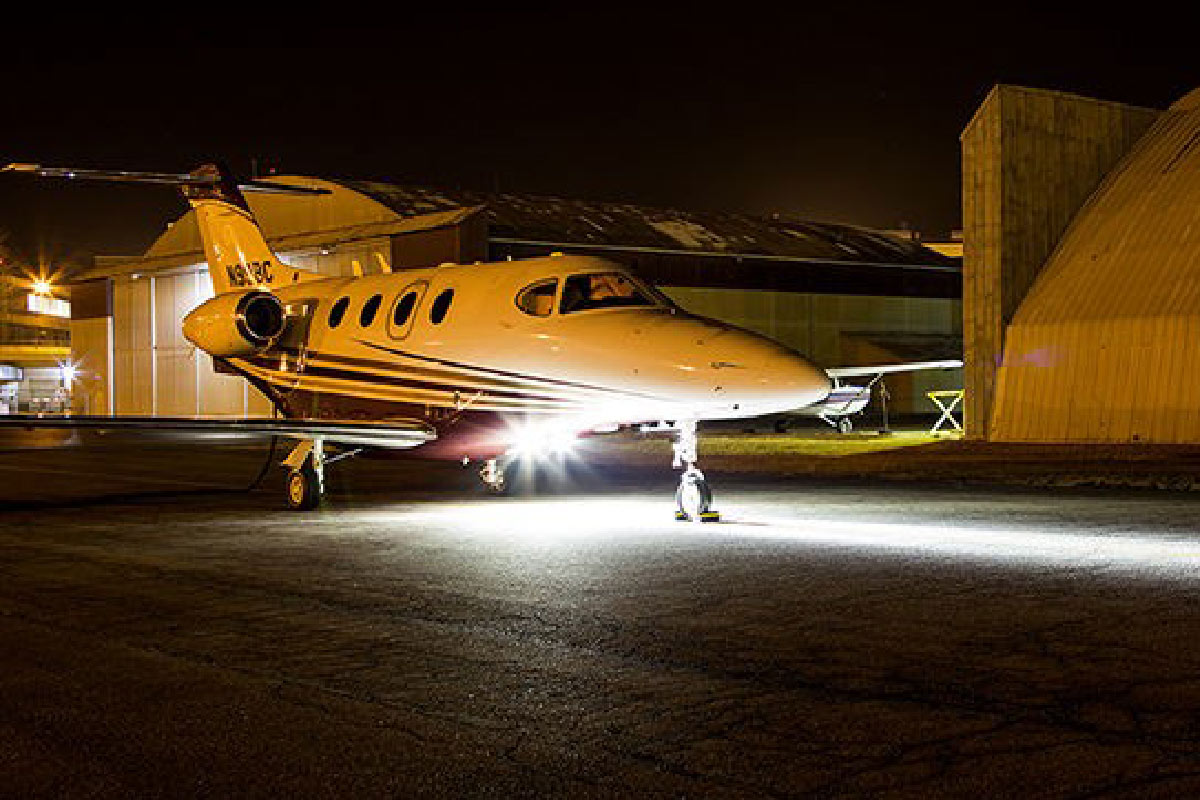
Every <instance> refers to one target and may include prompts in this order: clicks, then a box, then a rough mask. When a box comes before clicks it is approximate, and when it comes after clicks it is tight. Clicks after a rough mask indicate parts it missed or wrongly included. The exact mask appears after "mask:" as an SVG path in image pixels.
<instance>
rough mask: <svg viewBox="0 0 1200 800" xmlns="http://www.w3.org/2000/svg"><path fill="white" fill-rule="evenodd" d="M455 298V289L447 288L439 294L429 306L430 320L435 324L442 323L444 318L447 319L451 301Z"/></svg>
mask: <svg viewBox="0 0 1200 800" xmlns="http://www.w3.org/2000/svg"><path fill="white" fill-rule="evenodd" d="M453 300H454V290H453V289H447V290H446V291H444V292H442V293H441V294H439V295H438V296H437V299H436V300H434V301H433V305H432V306H430V308H429V321H430V322H432V323H433V324H434V325H441V324H442V320H444V319H446V312H447V311H449V310H450V303H451V302H453Z"/></svg>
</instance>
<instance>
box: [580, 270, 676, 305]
mask: <svg viewBox="0 0 1200 800" xmlns="http://www.w3.org/2000/svg"><path fill="white" fill-rule="evenodd" d="M654 305H657V303H655V302H654V300H652V299H651V298H650V295H649V294H648V293H647V292H646V291H644V290H643V289H642V288H641V287H640V286H638V285H637V284H635V283H634V282H633V280H632V279H631V278H630V277H629V276H628V275H622V274H621V273H619V272H596V273H591V274H588V275H572V276H571V277H569V278H567V281H566V283H564V284H563V294H562V302H561V303H560V304H559V307H558V312H559V313H560V314H570V313H572V312H575V311H587V310H589V309H593V308H622V307H626V306H654Z"/></svg>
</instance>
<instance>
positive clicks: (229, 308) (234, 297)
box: [183, 290, 287, 358]
mask: <svg viewBox="0 0 1200 800" xmlns="http://www.w3.org/2000/svg"><path fill="white" fill-rule="evenodd" d="M286 323H287V318H286V315H285V313H284V309H283V303H282V302H280V300H279V298H278V297H276V296H275V295H273V294H271V293H270V292H263V291H259V290H252V291H249V292H228V293H226V294H220V295H217V296H216V297H214V298H213V299H211V300H208V301H206V302H204V303H202V304H200V305H199V306H197V307H196V308H194V309H192V312H191V313H190V314H188V315H187V316H186V317H184V320H183V335H184V336H185V337H186V338H187V340H188V341H189V342H191V343H192V344H194V345H196V346H197V347H199V348H200V349H201V350H204V351H205V352H207V353H209V354H211V355H214V356H217V357H218V358H240V357H244V356H252V355H254V354H255V353H259V352H262V351H263V350H265V349H266V348H267V347H269V346H270V345H271V343H272V342H273V341H275V340H276V339H278V338H279V335H280V334H281V333H283V329H284V326H285V325H286Z"/></svg>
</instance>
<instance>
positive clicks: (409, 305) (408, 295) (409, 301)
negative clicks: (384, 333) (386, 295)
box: [392, 292, 417, 328]
mask: <svg viewBox="0 0 1200 800" xmlns="http://www.w3.org/2000/svg"><path fill="white" fill-rule="evenodd" d="M416 304H417V293H416V292H405V293H404V296H403V297H401V298H400V302H399V303H396V310H395V311H393V312H392V324H393V325H395V326H396V327H397V328H402V327H404V323H406V322H408V318H409V317H411V316H412V312H413V307H414V306H416Z"/></svg>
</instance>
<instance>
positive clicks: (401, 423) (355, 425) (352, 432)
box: [0, 414, 437, 449]
mask: <svg viewBox="0 0 1200 800" xmlns="http://www.w3.org/2000/svg"><path fill="white" fill-rule="evenodd" d="M5 428H9V429H31V428H67V429H76V430H79V429H90V430H101V431H131V432H138V433H146V434H159V435H164V434H165V435H171V434H180V435H187V436H197V437H203V438H242V437H247V438H249V437H257V438H264V437H271V436H282V437H285V438H289V439H315V438H318V437H319V438H322V439H324V440H325V441H327V442H332V443H338V444H348V445H359V446H366V447H383V448H391V449H407V448H410V447H417V446H418V445H422V444H425V443H426V442H429V441H433V440H434V439H436V438H437V434H436V433H435V432H434V431H433V429H432V428H430V427H429V426H428V425H425V424H424V423H422V422H417V421H415V420H393V421H388V422H357V421H341V420H311V419H274V418H272V417H144V416H123V415H117V416H75V415H69V414H68V415H51V414H7V415H0V430H4V429H5Z"/></svg>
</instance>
